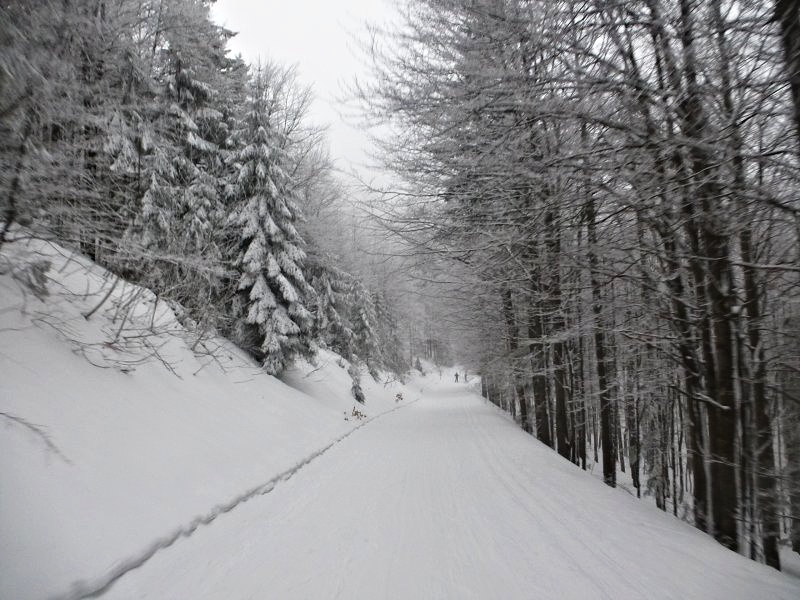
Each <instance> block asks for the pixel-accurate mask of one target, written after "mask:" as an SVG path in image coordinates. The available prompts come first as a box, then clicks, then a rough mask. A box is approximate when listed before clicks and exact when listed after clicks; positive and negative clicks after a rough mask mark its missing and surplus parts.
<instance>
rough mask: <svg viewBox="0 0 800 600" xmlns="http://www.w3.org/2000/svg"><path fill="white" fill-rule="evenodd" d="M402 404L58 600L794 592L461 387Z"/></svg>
mask: <svg viewBox="0 0 800 600" xmlns="http://www.w3.org/2000/svg"><path fill="white" fill-rule="evenodd" d="M430 388H433V389H432V390H431V389H430ZM418 400H419V401H417V400H415V401H414V403H415V406H413V407H409V410H403V411H398V408H404V407H405V406H407V405H402V406H400V407H396V408H394V409H393V410H390V411H387V412H384V413H382V414H381V415H377V416H375V417H373V418H372V419H369V420H367V421H365V422H364V423H361V424H360V425H359V426H357V427H356V428H354V429H353V430H351V431H350V432H348V433H347V434H345V435H343V436H342V437H340V438H338V439H337V440H336V441H334V442H332V443H331V444H329V445H327V446H326V447H325V448H323V449H322V450H320V451H318V452H316V453H315V454H314V455H312V456H310V457H308V458H307V459H305V460H304V461H302V462H301V463H298V465H296V466H295V467H294V468H293V469H290V470H288V471H286V472H284V473H282V474H281V475H278V476H277V477H275V478H273V479H271V480H270V481H269V482H268V483H266V484H264V485H263V486H260V487H259V488H256V489H253V490H251V491H249V492H247V493H245V494H243V495H242V496H240V497H238V498H237V499H235V500H234V501H232V502H230V503H229V504H226V505H224V506H221V507H218V508H217V509H215V510H214V511H212V513H209V515H208V516H207V517H203V518H200V519H196V520H195V521H193V522H192V524H190V525H189V526H187V527H184V528H182V529H181V530H179V531H177V532H175V533H174V534H173V535H171V536H167V537H166V538H163V539H162V540H158V541H157V542H156V543H154V544H153V545H152V546H151V547H150V548H148V550H147V551H145V552H143V553H142V554H140V555H139V556H137V557H135V558H132V559H130V560H129V561H126V562H125V563H124V564H122V565H120V567H119V568H118V569H115V570H114V571H113V572H112V573H110V574H109V575H107V576H106V577H103V578H99V579H97V580H95V581H93V582H91V583H83V584H78V585H76V587H75V588H74V589H73V590H72V591H71V592H70V593H69V594H66V595H64V596H60V597H59V600H66V599H69V600H78V599H80V598H92V597H98V596H104V597H108V598H120V599H130V598H137V599H141V600H146V599H148V598H149V599H152V600H183V599H185V598H191V599H192V600H223V599H224V600H239V599H245V598H254V599H259V600H260V599H268V598H280V599H282V600H283V599H293V598H297V599H308V598H311V599H316V598H326V599H330V598H333V599H342V600H358V599H369V600H373V599H380V598H385V599H391V600H394V599H406V598H407V599H415V600H416V599H439V598H442V599H443V598H453V599H458V600H467V599H475V600H490V599H497V600H512V599H527V600H531V599H538V598H541V599H548V600H549V599H553V598H559V599H564V600H587V599H588V600H592V599H598V600H600V599H614V600H617V599H619V600H625V599H631V600H634V599H643V598H648V599H651V598H652V599H659V600H661V599H664V600H672V599H675V600H677V599H680V600H691V599H698V600H700V599H702V600H713V599H720V600H722V599H725V600H733V599H737V598H740V599H754V600H758V599H761V598H764V599H766V598H769V599H770V600H772V599H776V600H777V599H781V600H793V599H795V598H798V597H800V581H797V580H795V579H792V578H789V577H787V576H785V575H782V574H780V573H777V572H775V571H773V570H771V569H768V568H767V567H764V566H763V565H759V564H756V563H754V562H752V561H749V560H747V559H745V558H744V557H741V556H738V555H736V554H734V553H732V552H730V551H728V550H726V549H724V548H722V547H721V546H719V545H718V544H717V543H716V542H714V541H713V540H712V539H711V538H710V537H709V536H706V535H705V534H702V533H700V532H698V531H697V530H695V529H693V528H691V527H689V526H688V525H686V524H685V523H682V522H680V521H678V520H677V519H674V518H673V517H672V516H670V515H665V514H663V513H661V512H660V511H658V510H656V509H655V508H653V507H652V506H650V505H648V504H647V503H645V502H642V501H640V500H637V499H635V498H631V497H630V496H629V495H628V494H626V493H624V492H621V491H620V490H613V489H611V488H608V487H607V486H605V485H604V484H603V483H602V482H600V481H597V480H596V479H595V478H592V477H590V476H588V475H587V474H586V473H583V472H581V471H580V469H578V468H576V467H575V466H574V465H571V464H569V463H567V462H566V461H564V460H563V459H562V458H561V457H559V456H558V455H557V454H556V453H554V452H552V451H551V450H550V449H547V448H545V447H544V446H542V445H541V444H540V443H539V442H537V441H536V440H534V439H533V438H532V437H531V436H529V435H528V434H526V433H524V432H523V431H522V430H520V429H519V428H518V427H517V426H516V425H515V424H514V423H513V422H512V421H510V420H509V419H508V417H507V415H504V414H503V413H501V412H500V411H499V410H496V409H495V407H493V406H492V405H488V404H487V403H485V401H483V400H482V399H481V398H480V397H478V396H476V395H475V394H474V393H471V392H469V391H468V390H466V389H465V388H464V386H463V385H462V386H458V385H453V384H442V383H434V384H432V385H429V386H428V389H427V390H426V393H425V394H424V395H422V397H421V398H419V399H418ZM408 404H411V403H408ZM389 413H394V414H391V415H390V414H389ZM383 416H386V418H385V419H384V418H381V417H383ZM378 419H380V420H379V421H377V422H374V423H373V421H376V420H378ZM369 423H373V424H372V426H371V427H368V428H364V426H365V425H367V424H369ZM358 430H360V432H361V433H360V434H359V435H358V436H353V437H351V435H352V434H353V433H354V432H355V431H358ZM346 438H349V439H348V440H347V442H346V443H342V442H344V440H345V439H346ZM316 458H319V460H314V459H316ZM295 474H296V476H293V475H295ZM282 481H285V482H286V483H285V484H282V485H280V486H278V487H276V484H277V483H279V482H282ZM268 492H272V493H268ZM265 494H266V495H265ZM256 496H261V497H260V498H258V499H256V500H255V501H253V502H248V503H247V504H246V505H244V502H245V500H248V499H250V498H254V497H256ZM240 505H241V506H240ZM235 507H238V508H237V510H235V511H234V510H232V509H233V508H235ZM226 512H227V513H229V514H227V515H225V516H224V517H223V518H220V519H216V517H217V516H221V515H223V514H224V513H226ZM212 515H213V516H212ZM215 519H216V522H215V524H214V526H213V527H200V525H206V524H209V523H211V522H213V521H215ZM192 534H194V535H192ZM190 535H191V537H189V536H190ZM182 538H187V539H182ZM176 542H178V543H176ZM124 575H127V576H124ZM123 576H124V577H123Z"/></svg>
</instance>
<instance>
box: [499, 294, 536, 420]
mask: <svg viewBox="0 0 800 600" xmlns="http://www.w3.org/2000/svg"><path fill="white" fill-rule="evenodd" d="M503 316H504V318H505V321H506V330H507V332H508V351H509V354H510V356H511V361H512V375H511V377H512V378H513V381H514V390H515V391H516V393H517V400H518V401H519V420H520V425H521V426H522V428H523V429H524V430H525V431H527V432H528V433H530V432H531V424H530V421H529V419H528V401H527V399H526V398H525V385H524V383H523V374H522V373H521V372H520V369H519V366H518V365H517V364H515V363H519V362H521V361H520V360H519V357H518V356H517V353H518V350H519V327H518V326H517V320H516V318H515V316H514V304H513V302H512V300H511V291H510V290H508V289H506V290H504V292H503Z"/></svg>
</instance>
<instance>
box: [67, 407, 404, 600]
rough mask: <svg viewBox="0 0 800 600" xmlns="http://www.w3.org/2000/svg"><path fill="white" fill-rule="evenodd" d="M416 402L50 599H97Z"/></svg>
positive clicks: (352, 430) (340, 437)
mask: <svg viewBox="0 0 800 600" xmlns="http://www.w3.org/2000/svg"><path fill="white" fill-rule="evenodd" d="M417 401H418V398H417V399H414V400H412V401H410V402H404V403H403V404H401V405H400V406H397V407H395V408H392V409H390V410H387V411H384V412H382V413H380V414H378V415H375V416H374V417H369V418H367V419H365V420H364V421H363V422H362V423H359V424H358V425H356V426H355V427H353V429H351V430H350V431H348V432H347V433H345V434H343V435H341V436H339V437H338V438H336V439H335V440H333V441H332V442H330V443H329V444H327V445H326V446H324V447H322V448H321V449H319V450H317V451H316V452H314V453H312V454H311V455H309V456H307V457H306V458H304V459H303V460H301V461H300V462H298V463H297V464H296V465H294V466H293V467H291V468H289V469H287V470H285V471H283V472H282V473H280V474H278V475H276V476H275V477H273V478H272V479H270V480H269V481H267V482H266V483H263V484H261V485H258V486H256V487H254V488H251V489H250V490H248V491H246V492H244V493H243V494H239V495H238V496H236V497H235V498H233V499H232V500H230V501H229V502H226V503H225V504H219V505H217V506H215V507H214V508H213V509H211V511H209V512H208V513H206V514H204V515H200V516H198V517H195V518H194V519H192V521H191V522H190V523H189V524H188V525H184V526H182V527H179V528H178V529H176V530H174V531H173V532H171V533H170V534H168V535H165V536H163V537H161V538H159V539H157V540H155V541H154V542H153V543H152V544H150V545H149V546H147V548H145V549H144V550H142V552H140V553H139V554H137V555H136V556H132V557H129V558H127V559H123V560H121V561H119V562H118V564H117V566H116V567H115V568H114V569H112V570H111V571H110V572H108V573H106V574H105V575H103V576H102V577H98V578H96V579H94V580H92V581H78V582H76V583H74V584H73V585H72V588H71V589H70V591H69V592H67V593H65V594H60V595H57V596H53V597H52V600H85V599H87V598H99V597H100V596H103V595H104V594H105V593H106V592H108V591H109V590H110V589H111V587H112V586H113V585H114V584H115V583H117V582H118V581H119V580H120V579H121V578H122V577H124V576H125V575H127V574H128V573H130V572H131V571H134V570H136V569H139V568H140V567H142V566H143V565H144V564H145V563H147V562H148V561H149V560H150V559H151V558H153V556H155V555H156V554H157V553H158V552H160V551H162V550H164V549H166V548H169V547H170V546H172V545H173V544H174V543H175V542H177V541H178V540H180V539H182V538H188V537H190V536H191V535H192V534H194V533H195V532H196V531H197V530H198V528H200V527H204V526H207V525H210V524H211V523H213V522H214V521H215V520H216V519H217V517H219V516H221V515H224V514H227V513H229V512H231V511H232V510H234V509H235V508H237V507H238V506H240V505H241V504H243V503H244V502H247V501H248V500H251V499H253V498H255V497H257V496H264V495H265V494H268V493H270V492H271V491H272V490H274V489H275V486H276V485H277V484H278V483H280V482H282V481H288V480H289V479H290V478H291V477H292V476H293V475H294V474H295V473H297V472H298V471H300V470H301V469H302V468H303V467H305V466H306V465H308V464H309V463H311V462H312V461H313V460H315V459H317V458H319V457H320V456H322V455H323V454H325V453H326V452H328V451H329V450H330V449H331V448H333V447H334V446H336V445H337V444H339V443H341V442H342V441H344V440H345V439H347V438H348V437H350V436H351V435H353V434H354V433H355V432H356V431H358V430H359V429H361V428H362V427H364V426H365V425H368V424H369V423H371V422H372V421H375V420H376V419H379V418H381V417H383V416H385V415H387V414H389V413H392V412H395V411H397V410H400V409H401V408H405V407H406V406H409V405H411V404H414V403H415V402H417Z"/></svg>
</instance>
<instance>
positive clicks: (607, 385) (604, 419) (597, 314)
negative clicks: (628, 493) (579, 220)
mask: <svg viewBox="0 0 800 600" xmlns="http://www.w3.org/2000/svg"><path fill="white" fill-rule="evenodd" d="M585 216H586V225H587V232H588V243H589V270H590V279H591V287H592V312H593V313H594V319H595V322H594V350H595V358H596V360H597V384H598V386H599V388H600V389H599V390H598V396H599V399H600V443H601V445H602V447H603V481H605V483H606V484H607V485H610V486H611V487H616V485H617V468H616V456H615V449H616V448H615V445H614V412H615V411H614V403H613V398H612V396H611V379H610V378H609V376H608V370H607V367H608V357H607V355H606V341H605V332H604V330H603V325H602V322H601V321H602V312H603V297H602V291H601V287H600V281H599V279H598V270H599V269H598V267H599V261H598V258H597V224H596V219H597V213H596V210H595V205H594V198H592V197H591V196H590V197H589V198H588V199H587V201H586V207H585Z"/></svg>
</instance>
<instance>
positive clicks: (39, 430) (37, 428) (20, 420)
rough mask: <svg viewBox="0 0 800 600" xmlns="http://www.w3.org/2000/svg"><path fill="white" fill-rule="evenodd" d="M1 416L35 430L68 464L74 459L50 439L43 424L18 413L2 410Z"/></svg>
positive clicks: (47, 445) (47, 446)
mask: <svg viewBox="0 0 800 600" xmlns="http://www.w3.org/2000/svg"><path fill="white" fill-rule="evenodd" d="M0 417H5V418H6V419H8V420H9V421H11V422H12V423H16V424H17V425H21V426H22V427H24V428H25V429H27V430H28V431H31V432H33V433H34V434H35V435H36V436H37V437H38V438H39V439H40V440H42V441H43V442H44V444H45V447H46V448H47V449H48V450H49V451H50V452H52V453H53V454H55V455H56V456H58V457H59V458H60V459H61V460H63V461H64V462H65V463H67V464H68V465H71V464H72V461H71V460H70V459H68V458H67V457H66V456H65V455H64V453H63V452H61V450H60V449H59V448H58V446H56V445H55V444H54V443H53V440H51V439H50V436H49V435H47V433H45V432H44V430H43V429H42V427H41V426H39V425H34V424H33V423H31V422H29V421H27V420H25V419H23V418H22V417H18V416H16V415H12V414H9V413H7V412H0Z"/></svg>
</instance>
